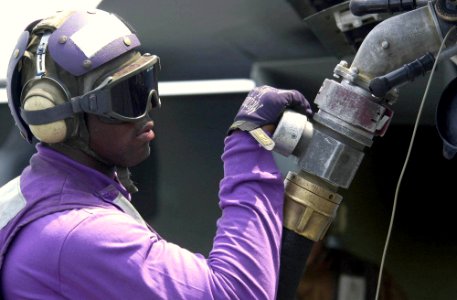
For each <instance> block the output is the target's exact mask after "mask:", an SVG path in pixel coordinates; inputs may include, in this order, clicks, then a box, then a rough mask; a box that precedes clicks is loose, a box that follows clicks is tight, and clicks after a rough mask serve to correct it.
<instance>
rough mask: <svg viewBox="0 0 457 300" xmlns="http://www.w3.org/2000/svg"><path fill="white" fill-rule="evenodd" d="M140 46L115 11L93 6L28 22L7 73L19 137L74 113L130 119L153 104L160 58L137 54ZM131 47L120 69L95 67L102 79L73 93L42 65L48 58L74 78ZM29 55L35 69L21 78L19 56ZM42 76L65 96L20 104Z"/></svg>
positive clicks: (81, 76) (10, 104) (88, 73)
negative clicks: (40, 105)
mask: <svg viewBox="0 0 457 300" xmlns="http://www.w3.org/2000/svg"><path fill="white" fill-rule="evenodd" d="M139 47H140V41H139V39H138V37H137V36H136V34H135V32H134V31H133V29H132V28H131V26H129V25H128V24H127V23H126V22H125V21H123V20H122V19H121V18H119V17H118V16H116V15H114V14H111V13H108V12H105V11H102V10H98V9H96V10H92V11H65V12H59V13H57V14H56V15H55V16H52V17H50V18H46V19H43V20H39V21H35V22H33V23H31V24H30V25H29V26H28V27H27V28H26V30H25V31H24V32H23V33H22V35H21V36H20V37H19V40H18V43H17V45H16V47H15V49H14V51H13V54H12V57H11V59H10V62H9V66H8V72H7V93H8V104H9V108H10V110H11V113H12V115H13V118H14V120H15V122H16V125H17V126H18V127H19V129H20V131H21V134H22V135H23V136H24V138H25V139H26V140H28V141H29V142H31V141H32V138H33V137H34V132H33V130H32V131H31V130H30V127H31V126H32V127H33V126H39V125H42V124H48V123H50V122H56V121H58V120H64V119H67V118H71V117H73V116H74V115H75V114H78V113H91V114H96V115H99V116H102V117H105V118H109V119H114V120H118V121H127V122H129V121H135V120H137V119H139V118H142V117H143V116H144V115H145V114H147V112H148V111H149V110H150V108H151V107H154V106H158V105H159V104H160V100H159V97H158V85H157V71H158V69H159V67H160V65H159V58H158V57H157V56H155V55H151V54H148V53H146V54H143V55H140V54H139V53H137V52H138V51H137V50H135V49H138V48H139ZM134 50H135V51H134ZM132 52H135V53H137V55H136V56H131V58H129V60H128V64H126V63H125V61H124V64H123V65H122V68H117V69H114V70H113V72H111V73H109V74H104V73H100V72H98V73H99V74H103V76H105V77H104V78H102V79H103V80H101V82H100V83H99V84H98V85H97V86H93V87H91V89H90V90H84V91H79V92H78V93H75V92H71V93H70V92H69V89H68V88H67V87H66V85H68V81H69V80H67V82H65V81H62V80H60V79H59V78H55V77H58V76H54V75H53V73H52V72H49V70H47V66H48V65H49V62H46V60H51V61H52V62H53V64H54V65H55V68H57V69H59V72H60V73H65V74H68V75H69V76H70V77H72V78H75V81H77V80H78V78H83V77H85V76H89V75H90V74H93V73H94V72H97V71H99V70H100V69H102V68H103V67H104V66H106V65H108V64H109V63H110V62H112V61H113V60H116V59H119V58H120V57H123V56H126V55H127V54H129V53H132ZM30 57H33V58H34V63H35V65H36V68H35V67H33V73H35V74H34V75H33V76H29V78H26V77H25V76H24V74H22V73H23V71H24V70H23V69H24V68H23V60H24V59H29V60H30ZM132 57H133V58H132ZM111 69H112V67H111ZM29 71H30V70H29ZM54 73H56V72H54ZM30 77H31V78H30ZM24 78H26V79H24ZM44 81H46V83H49V84H50V85H52V86H57V87H58V88H59V89H60V88H61V89H62V93H63V94H65V95H66V96H65V97H64V98H67V99H65V101H63V102H61V103H58V104H56V105H52V107H47V108H46V109H40V110H26V109H24V107H23V104H24V103H23V102H24V95H25V94H27V93H28V92H29V90H30V89H31V87H33V86H36V84H37V82H44ZM126 95H127V96H126ZM35 135H36V134H35Z"/></svg>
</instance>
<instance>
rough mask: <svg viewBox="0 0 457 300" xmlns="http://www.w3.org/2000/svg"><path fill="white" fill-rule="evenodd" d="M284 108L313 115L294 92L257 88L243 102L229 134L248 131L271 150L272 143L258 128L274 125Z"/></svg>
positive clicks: (296, 92)
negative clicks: (236, 131)
mask: <svg viewBox="0 0 457 300" xmlns="http://www.w3.org/2000/svg"><path fill="white" fill-rule="evenodd" d="M286 108H290V109H293V110H295V111H298V112H303V113H305V114H307V115H309V116H310V115H312V114H313V111H312V110H311V105H310V104H309V102H308V100H306V98H305V97H304V96H303V95H302V94H301V93H300V92H298V91H296V90H280V89H276V88H273V87H270V86H266V85H264V86H261V87H257V88H255V89H253V90H252V91H251V92H249V94H248V96H247V97H246V99H245V100H244V102H243V104H242V105H241V108H240V110H239V111H238V113H237V115H236V116H235V121H234V123H233V124H232V125H231V126H230V128H229V133H230V132H232V131H233V130H235V129H240V130H242V131H249V133H251V135H252V136H253V137H254V138H255V139H256V140H257V141H258V142H259V143H260V144H261V145H262V146H263V147H265V148H266V149H268V150H272V149H273V147H274V142H273V141H272V140H271V139H270V138H269V137H268V136H267V135H266V134H265V133H264V132H263V130H261V129H258V128H259V127H262V126H263V125H267V124H275V125H276V124H277V123H278V121H279V119H280V117H281V115H282V113H283V112H284V110H285V109H286Z"/></svg>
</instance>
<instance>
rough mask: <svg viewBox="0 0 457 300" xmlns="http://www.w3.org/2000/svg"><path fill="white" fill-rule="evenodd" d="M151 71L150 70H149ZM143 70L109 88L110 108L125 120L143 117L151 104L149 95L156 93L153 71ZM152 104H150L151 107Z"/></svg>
mask: <svg viewBox="0 0 457 300" xmlns="http://www.w3.org/2000/svg"><path fill="white" fill-rule="evenodd" d="M151 69H152V68H151ZM151 69H149V70H144V71H143V72H141V73H138V74H137V75H134V76H132V77H130V78H128V79H127V80H124V81H122V82H120V83H119V84H116V85H115V86H113V87H112V88H111V108H112V110H113V112H114V113H117V114H119V115H121V116H124V117H127V118H138V117H140V116H142V115H144V114H145V113H146V112H147V111H148V108H149V103H150V102H151V97H150V94H151V92H152V91H157V87H156V81H155V78H154V74H153V73H154V71H153V70H151ZM153 104H154V103H151V106H154V105H153Z"/></svg>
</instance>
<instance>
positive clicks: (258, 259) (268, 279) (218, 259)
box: [0, 132, 284, 300]
mask: <svg viewBox="0 0 457 300" xmlns="http://www.w3.org/2000/svg"><path fill="white" fill-rule="evenodd" d="M37 148H38V152H37V154H35V155H34V156H33V157H32V159H31V162H30V166H29V167H28V168H26V169H25V170H24V172H23V173H22V175H21V176H20V178H18V179H16V180H13V181H11V182H10V183H9V184H7V185H6V186H4V187H3V188H2V189H0V208H3V211H0V228H1V230H0V249H1V252H0V259H1V258H2V257H3V258H4V259H3V265H2V266H1V263H2V262H1V261H0V266H1V268H2V269H1V279H2V281H1V282H2V291H3V293H4V296H5V298H6V299H31V298H33V299H132V300H133V299H135V300H137V299H274V297H275V293H276V288H277V279H278V270H279V250H280V240H281V230H282V209H283V195H284V193H283V192H284V190H283V189H284V188H283V181H282V176H281V174H280V172H279V170H278V169H277V167H276V164H275V162H274V160H273V157H272V154H271V153H270V152H268V151H266V150H264V149H263V148H261V147H260V146H259V145H258V144H257V143H256V142H255V141H254V140H253V139H252V138H251V137H250V136H249V135H247V134H246V133H243V132H237V133H234V134H232V135H231V136H229V137H228V138H226V141H225V150H224V154H223V156H222V159H223V161H224V178H223V180H222V181H221V183H220V193H219V198H220V202H219V205H220V208H221V209H222V216H221V217H220V219H219V220H218V221H217V233H216V236H215V239H214V244H213V248H212V250H211V252H210V254H209V256H208V257H207V258H205V257H204V256H203V255H201V254H195V253H192V252H190V251H188V250H186V249H183V248H181V247H179V246H177V245H176V244H173V243H170V242H167V241H166V240H164V239H162V238H161V237H160V236H159V235H158V234H156V233H155V232H154V230H152V229H150V228H149V227H148V226H147V225H146V224H145V223H144V222H142V220H139V219H138V216H136V215H135V212H134V211H133V212H132V207H131V205H130V204H129V202H128V201H126V198H127V199H128V198H129V195H128V194H127V193H126V191H125V189H124V188H123V187H122V186H121V185H119V184H118V183H117V182H116V181H115V180H113V179H110V178H108V177H106V176H105V175H102V174H101V173H98V172H97V171H95V170H93V169H90V168H87V167H85V166H83V165H81V164H79V163H77V162H75V161H73V160H70V159H68V158H67V157H65V156H63V155H62V154H60V153H57V152H55V151H53V150H51V149H49V148H46V147H43V146H40V145H39V146H38V147H37ZM5 199H6V200H5ZM5 203H7V204H5ZM7 211H8V212H7ZM43 211H45V213H42V212H43ZM129 211H130V213H126V212H129ZM5 221H7V223H6V224H4V223H5ZM17 228H20V230H15V229H17ZM183 230H185V228H183ZM13 238H14V239H13Z"/></svg>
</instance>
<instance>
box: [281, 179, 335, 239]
mask: <svg viewBox="0 0 457 300" xmlns="http://www.w3.org/2000/svg"><path fill="white" fill-rule="evenodd" d="M342 199H343V197H342V196H340V195H339V194H337V193H335V192H332V191H330V190H328V189H327V188H325V187H322V186H319V185H317V184H315V183H313V182H311V181H309V180H307V179H305V178H303V177H301V176H299V175H297V174H296V173H293V172H289V173H288V174H287V177H286V180H285V203H284V224H283V225H284V227H286V228H287V229H289V230H292V231H294V232H296V233H298V234H299V235H302V236H304V237H306V238H308V239H311V240H313V241H319V240H321V239H323V238H324V236H325V234H326V233H327V230H328V228H329V227H330V224H332V222H333V220H334V219H335V217H336V211H337V209H338V207H339V204H340V203H341V200H342Z"/></svg>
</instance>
